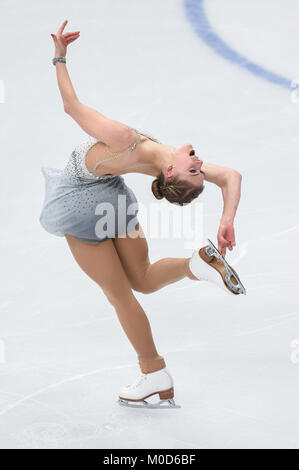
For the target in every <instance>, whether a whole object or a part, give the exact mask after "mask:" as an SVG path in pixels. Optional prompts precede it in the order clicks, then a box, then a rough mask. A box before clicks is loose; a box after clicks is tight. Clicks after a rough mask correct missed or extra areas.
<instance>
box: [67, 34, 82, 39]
mask: <svg viewBox="0 0 299 470" xmlns="http://www.w3.org/2000/svg"><path fill="white" fill-rule="evenodd" d="M79 36H80V34H71V35H70V36H68V37H67V38H66V37H65V36H64V39H66V41H70V40H74V39H77V38H78V37H79Z"/></svg>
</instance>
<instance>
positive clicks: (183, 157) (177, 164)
mask: <svg viewBox="0 0 299 470" xmlns="http://www.w3.org/2000/svg"><path fill="white" fill-rule="evenodd" d="M172 160H173V168H172V165H169V166H168V168H167V170H166V176H167V177H169V178H171V177H172V176H178V177H179V178H180V179H184V180H186V181H189V182H190V184H191V185H192V186H194V187H197V188H198V187H200V186H202V185H203V181H204V173H203V172H202V171H201V166H202V164H203V161H202V160H200V158H199V157H197V156H196V154H195V149H194V148H193V146H192V145H191V144H185V145H182V147H180V148H178V149H175V151H174V154H173V159H172Z"/></svg>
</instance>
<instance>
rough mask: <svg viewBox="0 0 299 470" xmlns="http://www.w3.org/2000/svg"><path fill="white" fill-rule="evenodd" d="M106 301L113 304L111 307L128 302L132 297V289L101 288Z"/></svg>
mask: <svg viewBox="0 0 299 470" xmlns="http://www.w3.org/2000/svg"><path fill="white" fill-rule="evenodd" d="M102 290H103V292H104V294H105V296H106V299H107V300H108V302H109V303H110V304H111V305H113V307H119V306H121V305H124V304H125V303H128V302H129V301H130V300H132V298H133V297H134V295H133V292H132V290H129V291H123V290H122V289H109V290H104V289H102Z"/></svg>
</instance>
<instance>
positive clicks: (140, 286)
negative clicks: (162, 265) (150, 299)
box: [131, 279, 156, 294]
mask: <svg viewBox="0 0 299 470" xmlns="http://www.w3.org/2000/svg"><path fill="white" fill-rule="evenodd" d="M131 286H132V289H133V290H134V291H136V292H141V293H142V294H151V293H152V292H154V291H155V290H156V289H154V288H153V286H151V285H150V284H149V283H148V282H147V281H146V280H144V279H138V280H136V281H134V282H132V283H131Z"/></svg>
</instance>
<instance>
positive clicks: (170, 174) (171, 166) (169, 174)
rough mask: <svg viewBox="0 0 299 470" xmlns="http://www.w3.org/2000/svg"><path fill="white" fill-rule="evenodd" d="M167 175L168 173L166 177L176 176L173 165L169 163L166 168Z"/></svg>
mask: <svg viewBox="0 0 299 470" xmlns="http://www.w3.org/2000/svg"><path fill="white" fill-rule="evenodd" d="M165 175H166V178H172V177H173V176H174V173H173V165H168V167H167V168H166V172H165Z"/></svg>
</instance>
